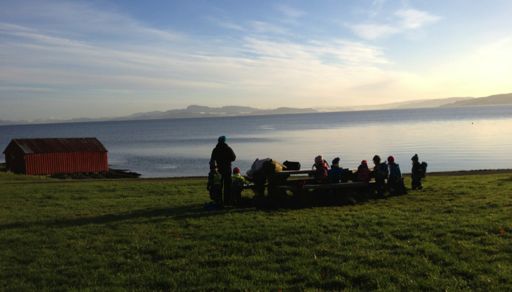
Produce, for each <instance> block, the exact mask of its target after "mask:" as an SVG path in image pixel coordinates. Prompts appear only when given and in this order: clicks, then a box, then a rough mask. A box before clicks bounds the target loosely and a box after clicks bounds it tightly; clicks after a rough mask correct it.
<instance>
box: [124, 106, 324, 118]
mask: <svg viewBox="0 0 512 292" xmlns="http://www.w3.org/2000/svg"><path fill="white" fill-rule="evenodd" d="M315 112H318V111H317V110H315V109H313V108H291V107H280V108H276V109H258V108H253V107H248V106H233V105H232V106H223V107H208V106H201V105H190V106H188V107H187V108H185V109H174V110H168V111H153V112H145V113H135V114H132V115H129V116H125V117H119V118H115V120H130V119H168V118H197V117H226V116H255V115H280V114H300V113H315Z"/></svg>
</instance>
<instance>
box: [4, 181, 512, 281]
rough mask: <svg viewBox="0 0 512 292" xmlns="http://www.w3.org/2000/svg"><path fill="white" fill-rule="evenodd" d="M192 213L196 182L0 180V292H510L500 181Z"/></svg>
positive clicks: (198, 205)
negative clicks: (332, 202) (293, 291)
mask: <svg viewBox="0 0 512 292" xmlns="http://www.w3.org/2000/svg"><path fill="white" fill-rule="evenodd" d="M206 201H208V195H207V192H206V190H205V181H204V179H172V180H165V179H162V180H157V179H155V180H118V181H95V180H87V181H62V180H52V179H47V178H38V177H23V176H16V175H11V174H5V173H3V174H0V290H23V289H28V290H35V289H44V288H46V289H50V288H51V289H52V290H53V289H70V288H79V289H83V288H90V289H108V290H111V289H115V288H124V289H148V290H149V289H151V290H153V289H159V290H160V289H162V290H175V289H186V288H189V289H191V288H193V289H210V290H211V289H219V288H235V289H250V290H254V289H264V290H268V289H272V290H277V289H279V288H283V289H289V288H305V289H308V288H311V289H342V288H355V289H361V290H368V289H379V288H380V289H434V290H441V289H442V290H444V289H449V290H465V289H482V290H511V289H512V173H501V174H470V175H459V176H457V175H452V176H432V177H429V178H428V181H427V182H426V183H425V189H424V190H423V191H419V192H410V194H409V195H405V196H401V197H391V198H388V199H380V200H369V201H366V202H361V203H358V204H354V205H341V206H340V205H337V206H325V207H315V208H300V209H279V210H260V209H255V208H238V209H236V208H234V209H224V210H220V211H205V210H204V209H203V204H204V203H205V202H206Z"/></svg>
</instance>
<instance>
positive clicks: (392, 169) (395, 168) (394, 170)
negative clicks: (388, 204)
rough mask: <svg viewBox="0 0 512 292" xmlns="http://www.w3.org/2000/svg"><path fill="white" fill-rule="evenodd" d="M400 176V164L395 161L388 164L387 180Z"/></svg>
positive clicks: (394, 179)
mask: <svg viewBox="0 0 512 292" xmlns="http://www.w3.org/2000/svg"><path fill="white" fill-rule="evenodd" d="M401 178H402V172H401V171H400V166H399V165H398V164H396V163H390V164H389V178H388V179H389V180H390V181H398V180H400V179H401Z"/></svg>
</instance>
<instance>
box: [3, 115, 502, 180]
mask: <svg viewBox="0 0 512 292" xmlns="http://www.w3.org/2000/svg"><path fill="white" fill-rule="evenodd" d="M220 135H226V136H227V137H228V144H229V145H230V146H231V147H232V148H233V149H234V150H235V153H236V154H237V161H236V162H235V163H234V166H239V167H240V168H241V169H242V170H243V171H244V170H247V169H248V168H249V167H250V165H251V163H252V162H253V161H254V159H256V158H266V157H271V158H273V159H275V160H278V161H284V160H293V161H300V162H301V164H302V166H303V168H310V167H311V165H312V163H313V158H314V157H315V156H316V155H318V154H323V155H324V157H325V158H326V159H327V160H328V161H330V160H331V159H332V158H334V157H336V156H339V157H341V161H342V166H343V167H348V168H356V167H357V165H358V164H359V162H360V161H361V160H362V159H366V160H368V161H371V158H372V157H373V155H374V154H379V155H381V157H387V156H388V155H394V156H395V159H396V160H397V161H398V163H399V164H400V165H401V168H402V171H404V172H407V171H409V170H410V163H411V162H410V157H411V156H412V155H413V154H414V153H418V154H419V156H420V160H422V161H427V162H428V163H429V171H447V170H469V169H496V168H512V158H511V157H512V107H511V106H494V107H467V108H437V109H408V110H382V111H360V112H336V113H314V114H296V115H279V116H253V117H226V118H194V119H167V120H146V121H115V122H88V123H62V124H39V125H9V126H0V147H1V148H2V149H4V148H5V147H6V146H7V144H8V143H9V141H10V139H13V138H36V137H37V138H53V137H97V138H98V139H100V141H102V142H103V144H104V145H105V146H106V148H107V149H108V150H109V160H110V164H111V167H113V168H121V169H129V170H132V171H136V172H139V173H141V174H142V175H143V177H168V176H196V175H206V174H207V173H208V161H209V157H210V154H211V150H212V148H213V147H214V146H215V144H216V140H217V137H218V136H220ZM1 160H3V157H2V159H1Z"/></svg>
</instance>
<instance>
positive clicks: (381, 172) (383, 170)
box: [373, 162, 389, 180]
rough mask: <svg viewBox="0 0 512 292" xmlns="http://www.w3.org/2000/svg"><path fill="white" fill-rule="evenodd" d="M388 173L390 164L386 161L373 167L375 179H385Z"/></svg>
mask: <svg viewBox="0 0 512 292" xmlns="http://www.w3.org/2000/svg"><path fill="white" fill-rule="evenodd" d="M388 174H389V172H388V165H387V163H385V162H382V163H380V164H379V165H376V166H375V167H374V168H373V177H375V180H385V179H386V178H387V177H388Z"/></svg>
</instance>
